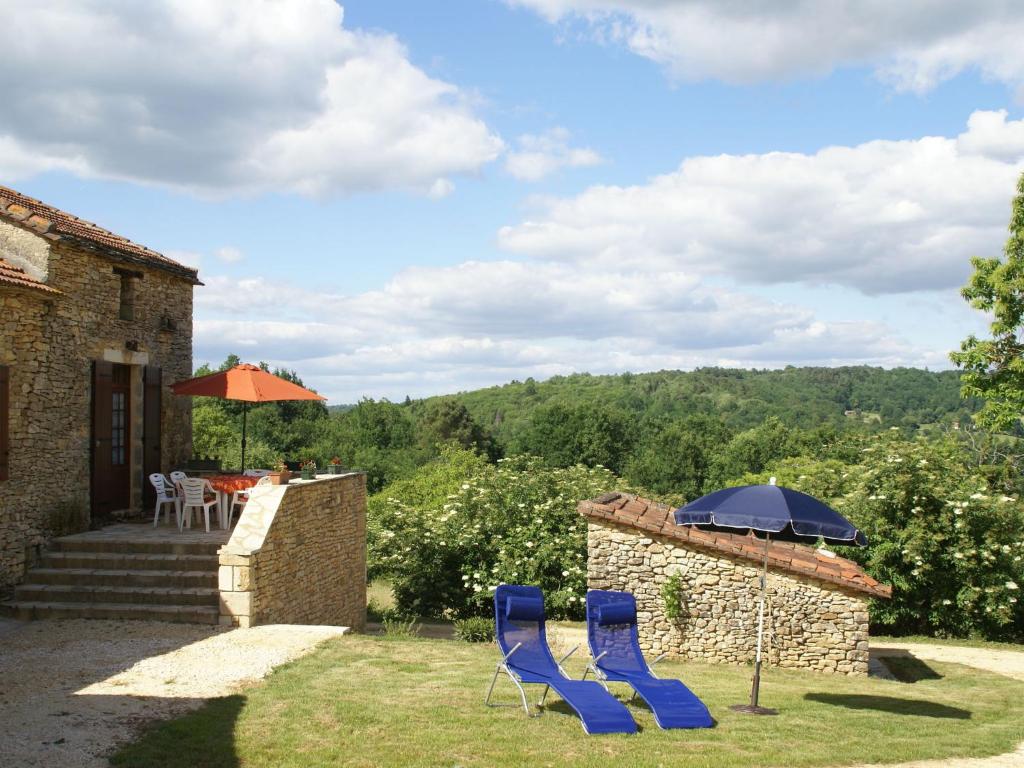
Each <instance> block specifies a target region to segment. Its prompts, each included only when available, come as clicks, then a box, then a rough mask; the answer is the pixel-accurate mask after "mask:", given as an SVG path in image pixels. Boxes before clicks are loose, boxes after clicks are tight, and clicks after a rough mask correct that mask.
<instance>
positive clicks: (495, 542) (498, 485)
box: [370, 451, 621, 619]
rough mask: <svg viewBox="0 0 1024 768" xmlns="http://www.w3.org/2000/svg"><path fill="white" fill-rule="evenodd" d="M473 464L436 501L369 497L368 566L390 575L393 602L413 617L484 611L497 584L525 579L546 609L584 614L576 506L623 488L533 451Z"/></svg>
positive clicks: (582, 526)
mask: <svg viewBox="0 0 1024 768" xmlns="http://www.w3.org/2000/svg"><path fill="white" fill-rule="evenodd" d="M460 456H461V452H458V451H455V452H449V453H448V454H446V456H443V457H442V458H441V459H439V461H442V462H444V461H447V462H449V463H451V462H458V461H461V458H460ZM470 469H471V471H470V472H468V473H467V474H466V475H465V476H464V477H463V478H461V482H458V483H457V485H456V484H454V483H453V484H452V485H450V486H449V487H448V488H447V490H448V491H449V493H447V494H445V498H444V499H443V501H441V502H440V503H427V504H424V503H411V502H409V501H408V500H407V499H406V498H400V497H399V496H397V495H395V494H394V493H393V492H392V488H388V489H386V490H385V491H384V492H383V493H382V494H381V495H380V496H382V497H384V498H382V499H380V500H376V501H375V503H374V504H372V505H371V510H372V514H371V516H372V518H373V520H372V522H371V525H370V529H371V533H370V537H371V557H372V559H373V561H374V563H373V569H374V571H375V572H376V573H378V574H380V575H386V576H387V577H388V578H390V579H391V581H392V588H393V591H394V595H395V601H396V604H397V605H398V607H399V608H400V609H401V610H403V611H406V612H409V613H414V614H416V615H419V616H446V617H449V618H460V617H465V616H473V615H488V614H489V613H490V611H491V605H492V599H493V591H494V589H495V587H496V586H497V585H498V584H503V583H506V584H531V585H535V586H538V587H540V588H541V589H543V590H544V597H545V600H546V604H547V614H548V616H550V617H552V618H573V619H578V618H582V616H583V615H584V597H585V595H586V567H587V561H586V557H587V551H586V550H587V524H586V520H585V519H584V518H583V517H581V516H580V515H579V513H578V512H577V511H576V505H577V503H578V502H579V501H580V500H581V499H588V498H592V497H594V496H598V495H600V494H601V493H605V492H607V491H609V490H612V489H616V488H618V487H620V486H621V483H620V481H619V480H618V478H617V477H616V476H615V475H614V474H613V473H612V472H610V471H609V470H607V469H604V468H602V467H595V468H590V467H583V466H576V467H569V468H566V469H554V468H549V467H545V466H544V465H543V463H542V461H541V460H540V459H537V458H535V457H530V456H516V457H514V458H511V459H503V460H501V461H499V462H498V463H497V464H494V465H485V464H479V463H478V464H475V465H473V466H471V467H470ZM434 474H435V475H436V474H437V470H436V469H435V470H434ZM415 481H416V478H413V479H412V480H410V481H409V482H411V483H415Z"/></svg>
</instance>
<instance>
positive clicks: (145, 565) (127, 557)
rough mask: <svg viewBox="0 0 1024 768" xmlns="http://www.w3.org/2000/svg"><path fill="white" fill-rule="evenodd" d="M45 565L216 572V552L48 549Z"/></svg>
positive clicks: (44, 559) (124, 569)
mask: <svg viewBox="0 0 1024 768" xmlns="http://www.w3.org/2000/svg"><path fill="white" fill-rule="evenodd" d="M40 564H41V566H42V567H43V568H88V569H100V570H120V571H167V570H172V569H173V570H179V571H205V570H209V571H212V572H214V573H216V571H217V565H218V563H217V555H215V554H214V555H192V554H184V555H178V554H148V553H147V554H134V553H132V552H47V553H45V554H44V555H43V557H42V561H41V563H40Z"/></svg>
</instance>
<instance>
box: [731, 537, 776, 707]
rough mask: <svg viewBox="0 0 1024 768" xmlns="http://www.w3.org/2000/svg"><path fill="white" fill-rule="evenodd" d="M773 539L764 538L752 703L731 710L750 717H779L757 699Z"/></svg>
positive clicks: (751, 689) (751, 693)
mask: <svg viewBox="0 0 1024 768" xmlns="http://www.w3.org/2000/svg"><path fill="white" fill-rule="evenodd" d="M770 539H771V536H770V535H769V534H765V537H764V559H763V560H762V563H761V600H760V602H759V603H758V606H757V655H756V656H755V657H754V680H753V682H752V683H751V686H750V703H749V704H736V705H734V706H732V707H730V709H733V710H736V711H737V712H745V713H747V714H748V715H777V714H778V713H779V712H778V710H776V709H769V708H767V707H762V706H760V705H758V703H757V699H758V695H759V694H760V692H761V646H762V643H763V638H764V601H765V593H766V592H767V591H768V544H769V541H770Z"/></svg>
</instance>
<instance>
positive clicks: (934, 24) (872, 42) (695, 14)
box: [507, 0, 1024, 92]
mask: <svg viewBox="0 0 1024 768" xmlns="http://www.w3.org/2000/svg"><path fill="white" fill-rule="evenodd" d="M507 1H508V2H509V3H510V4H512V5H520V6H524V7H528V8H532V9H533V10H535V11H537V12H538V13H540V14H541V15H542V16H544V17H545V18H546V19H548V20H549V21H551V22H553V23H555V22H560V23H562V24H563V25H567V26H569V27H573V26H577V25H582V26H583V27H584V28H585V29H586V30H587V33H588V34H591V35H593V36H594V37H596V38H597V39H599V40H603V41H608V42H614V43H620V44H624V45H626V46H628V47H629V48H630V49H631V50H632V51H633V52H635V53H636V54H638V55H640V56H644V57H646V58H649V59H652V60H653V61H656V62H658V63H659V64H661V65H663V66H664V67H666V68H667V69H668V70H669V72H670V73H671V74H672V75H673V76H674V77H676V78H678V79H681V80H703V79H708V78H712V79H719V80H725V81H728V82H733V83H749V82H756V81H763V80H772V79H779V78H790V77H800V76H806V75H824V74H827V73H828V72H830V71H831V70H833V69H835V68H837V67H842V66H846V65H867V66H871V67H874V68H875V71H876V73H877V74H878V76H879V77H880V78H882V79H884V80H886V81H888V82H890V83H891V84H892V85H893V86H895V87H896V88H898V89H900V90H911V91H917V92H923V91H927V90H929V89H931V88H934V87H935V86H936V85H937V84H938V83H940V82H942V81H944V80H948V79H949V78H952V77H954V76H956V75H957V74H959V73H960V72H962V71H964V70H968V69H976V70H978V71H980V72H981V73H982V74H983V75H984V76H985V77H988V78H990V79H995V80H999V81H1001V82H1005V83H1008V84H1010V85H1012V86H1019V85H1021V84H1022V83H1024V57H1022V56H1021V55H1020V41H1021V39H1022V38H1024V16H1022V15H1021V13H1020V10H1021V8H1020V4H1019V3H1017V2H1013V0H974V1H973V2H962V0H903V1H901V2H892V0H861V1H860V2H852V3H850V2H840V3H823V2H818V1H817V0H772V2H747V3H735V2H721V1H720V0H507Z"/></svg>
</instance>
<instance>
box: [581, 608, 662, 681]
mask: <svg viewBox="0 0 1024 768" xmlns="http://www.w3.org/2000/svg"><path fill="white" fill-rule="evenodd" d="M587 640H588V641H589V642H590V652H591V653H592V654H593V656H594V658H597V657H598V656H600V655H601V654H602V653H603V654H605V655H604V656H603V657H601V659H600V661H598V662H597V665H598V666H599V667H602V668H603V669H606V670H609V671H614V672H618V673H620V674H624V675H636V674H648V673H649V671H650V670H649V667H648V666H647V662H646V661H645V660H644V655H643V652H642V651H641V650H640V638H639V637H638V635H637V628H636V599H635V598H634V597H633V595H631V594H630V593H629V592H613V591H610V590H603V589H592V590H590V591H589V592H587Z"/></svg>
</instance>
